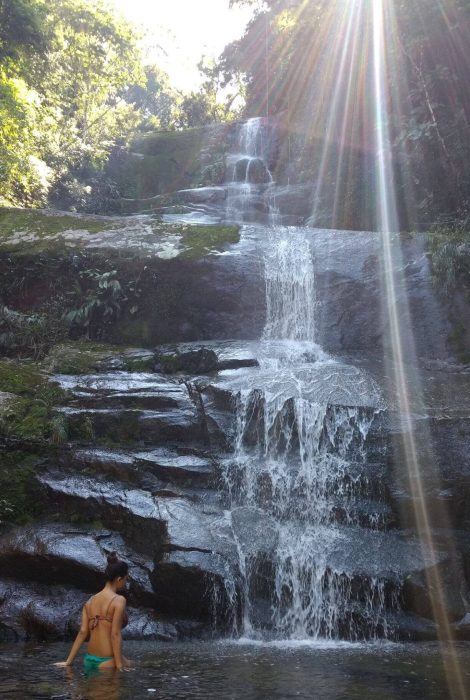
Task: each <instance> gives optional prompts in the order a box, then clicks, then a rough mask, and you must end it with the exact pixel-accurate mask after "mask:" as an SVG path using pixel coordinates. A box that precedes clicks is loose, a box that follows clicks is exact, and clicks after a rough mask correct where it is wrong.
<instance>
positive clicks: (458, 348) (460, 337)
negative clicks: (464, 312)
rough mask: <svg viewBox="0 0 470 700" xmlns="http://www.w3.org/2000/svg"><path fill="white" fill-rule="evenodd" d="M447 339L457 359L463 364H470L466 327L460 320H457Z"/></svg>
mask: <svg viewBox="0 0 470 700" xmlns="http://www.w3.org/2000/svg"><path fill="white" fill-rule="evenodd" d="M449 340H450V343H451V345H452V349H453V351H454V352H455V355H456V357H457V359H458V360H459V361H460V362H462V363H463V364H465V365H467V364H470V348H469V347H468V342H467V329H466V328H465V326H464V324H463V323H462V322H461V321H457V322H456V323H455V324H454V326H453V328H452V330H451V332H450V333H449Z"/></svg>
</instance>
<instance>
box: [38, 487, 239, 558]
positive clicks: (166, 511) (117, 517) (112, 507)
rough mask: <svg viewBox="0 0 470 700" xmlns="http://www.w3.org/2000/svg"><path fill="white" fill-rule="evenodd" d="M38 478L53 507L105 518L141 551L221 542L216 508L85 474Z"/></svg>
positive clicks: (154, 554)
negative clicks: (209, 509) (215, 528)
mask: <svg viewBox="0 0 470 700" xmlns="http://www.w3.org/2000/svg"><path fill="white" fill-rule="evenodd" d="M38 481H39V483H40V484H41V485H42V486H43V487H44V492H45V495H46V497H47V499H48V501H49V502H50V504H51V506H52V507H53V508H57V509H58V511H59V512H61V513H66V514H69V515H74V514H76V513H80V516H81V518H83V519H89V520H91V521H93V520H96V519H100V520H101V522H102V523H103V524H104V525H105V526H106V527H109V528H111V529H112V530H116V531H118V532H120V533H121V534H122V536H123V537H124V539H125V541H126V542H128V543H129V545H130V546H132V547H134V548H135V549H136V550H137V551H138V552H142V553H144V554H148V555H150V556H152V557H158V556H159V555H160V554H161V553H162V552H163V551H171V550H174V549H183V550H185V549H187V550H200V551H206V552H210V551H212V550H217V549H218V548H220V547H222V544H223V543H222V542H219V541H218V539H217V533H216V531H214V532H213V523H214V520H215V519H216V517H217V515H216V513H205V512H203V511H202V510H200V509H199V508H197V507H196V506H195V505H193V504H192V503H190V502H189V501H186V500H184V499H183V498H156V497H154V496H153V495H152V494H151V493H149V492H148V491H144V490H142V489H129V488H125V487H123V486H122V485H120V484H116V483H110V482H104V481H99V480H97V479H92V478H86V477H75V476H67V477H65V478H61V477H60V476H56V475H51V474H45V475H42V476H39V477H38ZM225 546H227V545H225Z"/></svg>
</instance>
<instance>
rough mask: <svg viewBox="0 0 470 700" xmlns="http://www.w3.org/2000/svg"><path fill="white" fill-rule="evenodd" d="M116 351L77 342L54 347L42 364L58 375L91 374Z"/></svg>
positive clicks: (95, 344) (110, 348) (97, 345)
mask: <svg viewBox="0 0 470 700" xmlns="http://www.w3.org/2000/svg"><path fill="white" fill-rule="evenodd" d="M115 352H118V350H117V349H115V348H112V347H111V346H107V345H105V344H101V343H87V342H84V341H82V342H77V343H73V344H67V345H56V346H55V347H54V348H52V350H51V351H50V353H49V354H48V356H47V358H46V359H45V361H44V364H45V365H46V366H47V368H48V369H49V370H50V371H51V372H56V373H58V374H92V373H93V372H96V371H97V369H98V366H99V363H100V362H101V361H103V360H104V359H105V358H107V357H110V356H111V355H113V354H114V353H115Z"/></svg>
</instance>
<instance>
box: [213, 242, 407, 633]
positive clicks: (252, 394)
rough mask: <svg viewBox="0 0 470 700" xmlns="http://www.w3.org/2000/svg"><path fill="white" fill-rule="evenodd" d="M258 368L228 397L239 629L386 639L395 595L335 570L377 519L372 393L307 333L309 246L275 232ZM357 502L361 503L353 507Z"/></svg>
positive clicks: (375, 395) (311, 305)
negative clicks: (370, 457)
mask: <svg viewBox="0 0 470 700" xmlns="http://www.w3.org/2000/svg"><path fill="white" fill-rule="evenodd" d="M269 236H270V240H269V241H268V243H267V246H266V250H267V252H266V255H265V280H266V302H267V317H266V325H265V329H264V333H263V337H262V340H261V343H260V346H259V347H260V350H259V356H258V360H259V365H260V366H259V369H258V370H256V371H254V372H253V373H252V374H251V375H250V376H249V377H247V376H244V377H243V378H242V379H240V380H239V386H237V385H236V381H235V383H234V385H233V387H232V390H233V392H234V393H235V394H236V396H237V409H236V423H237V425H236V439H235V459H234V460H232V461H231V462H230V463H227V465H226V467H225V470H224V480H225V486H226V493H227V498H228V502H229V511H230V514H231V524H232V528H233V533H234V537H235V540H236V542H237V546H238V556H239V568H240V574H241V578H242V580H243V584H242V588H243V593H242V597H243V620H242V629H241V630H239V631H241V634H242V635H244V636H251V637H259V636H266V635H270V636H274V637H276V638H284V639H285V638H320V637H325V638H329V639H335V638H348V639H359V638H363V637H376V636H385V637H386V636H387V635H388V634H389V629H388V625H387V609H390V608H391V609H393V608H395V607H396V604H397V601H396V595H397V594H396V590H398V589H396V590H395V589H394V588H393V586H392V587H391V588H390V586H389V585H388V584H387V583H386V582H385V580H384V579H383V578H382V579H381V578H380V576H370V577H368V578H363V579H362V580H358V577H357V575H356V574H355V572H354V570H353V568H354V567H353V568H351V569H348V567H347V566H344V559H348V557H349V553H348V547H349V546H350V542H351V541H352V540H354V539H355V533H356V532H357V531H358V530H359V529H364V530H365V529H366V528H367V529H368V531H377V530H378V529H380V528H381V527H382V526H383V523H382V522H381V512H380V504H379V505H378V506H376V507H375V508H374V506H373V504H371V503H370V499H371V497H372V491H373V486H374V485H373V483H372V481H371V480H370V479H369V478H368V476H367V468H366V466H367V458H366V451H367V439H368V434H369V430H370V427H371V424H372V422H373V420H374V418H375V416H376V415H377V413H378V412H379V408H378V407H380V402H381V400H380V396H379V392H378V390H377V387H376V385H375V384H374V382H373V381H372V380H371V379H370V378H369V377H368V376H367V375H366V374H365V373H363V372H362V371H360V370H357V369H355V368H353V367H351V366H348V365H345V364H342V363H341V362H338V361H335V360H334V359H332V358H330V357H328V356H327V355H325V353H324V352H323V351H322V350H321V348H320V347H319V346H318V345H317V344H316V343H315V342H314V340H315V324H314V319H315V313H314V311H315V295H314V269H313V262H312V251H311V248H310V242H309V240H308V237H307V236H306V235H305V234H304V233H302V231H300V230H296V231H294V230H289V229H285V230H281V229H277V230H276V229H272V230H271V231H270V233H269ZM361 498H362V499H365V500H367V499H369V500H368V502H367V504H366V505H365V506H362V507H361V505H360V504H361Z"/></svg>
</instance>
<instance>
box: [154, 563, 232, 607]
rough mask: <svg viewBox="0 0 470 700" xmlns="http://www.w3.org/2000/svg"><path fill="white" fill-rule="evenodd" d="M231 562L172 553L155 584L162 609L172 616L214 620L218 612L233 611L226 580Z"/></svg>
mask: <svg viewBox="0 0 470 700" xmlns="http://www.w3.org/2000/svg"><path fill="white" fill-rule="evenodd" d="M231 575H232V574H231V573H230V570H229V567H228V565H227V562H226V561H225V560H224V559H223V558H222V557H221V556H220V555H217V554H214V553H210V552H171V553H170V554H168V555H166V556H165V557H164V558H163V560H162V561H161V562H159V563H158V564H157V566H156V567H155V570H154V572H153V574H152V582H153V585H154V587H155V590H156V591H158V603H157V605H158V609H159V610H160V611H162V612H165V613H168V614H176V615H184V616H187V617H189V618H195V619H201V620H212V619H213V615H214V609H215V608H217V607H219V608H220V609H221V610H222V611H227V610H228V609H229V608H230V604H229V603H230V601H229V600H228V593H227V589H226V586H225V578H226V577H228V576H231Z"/></svg>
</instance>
